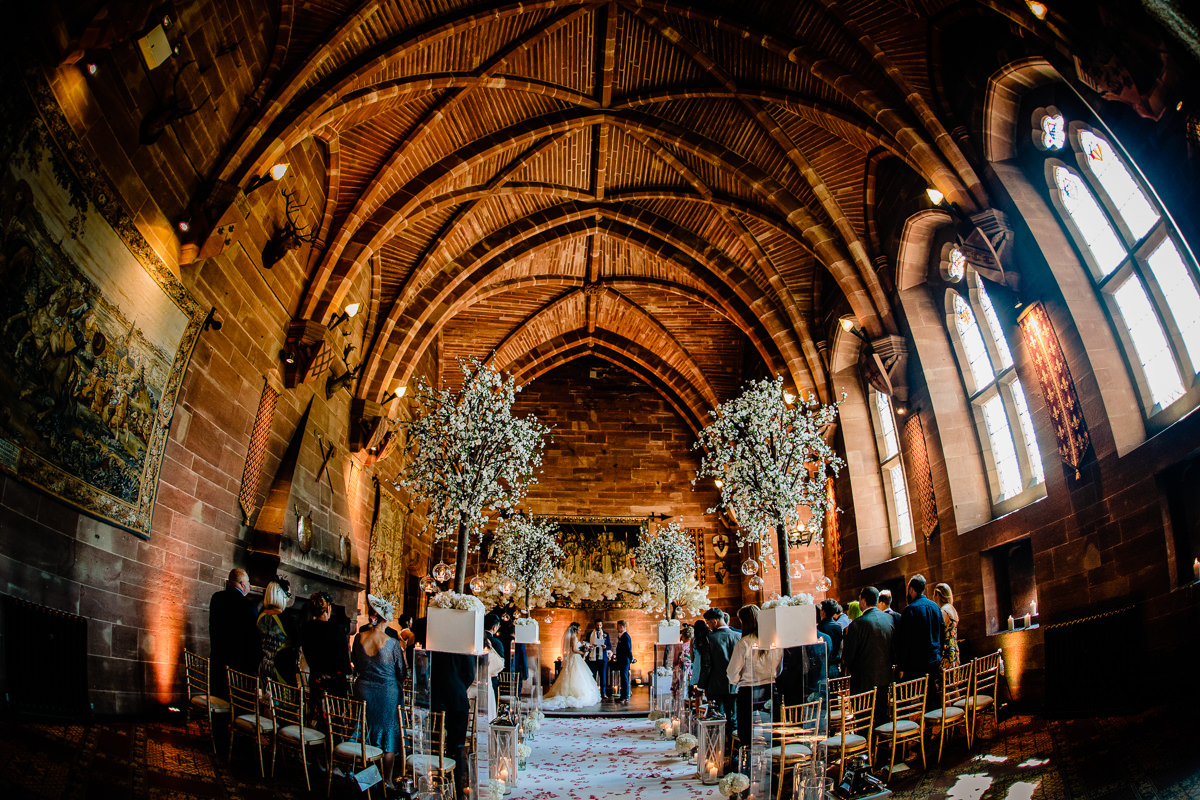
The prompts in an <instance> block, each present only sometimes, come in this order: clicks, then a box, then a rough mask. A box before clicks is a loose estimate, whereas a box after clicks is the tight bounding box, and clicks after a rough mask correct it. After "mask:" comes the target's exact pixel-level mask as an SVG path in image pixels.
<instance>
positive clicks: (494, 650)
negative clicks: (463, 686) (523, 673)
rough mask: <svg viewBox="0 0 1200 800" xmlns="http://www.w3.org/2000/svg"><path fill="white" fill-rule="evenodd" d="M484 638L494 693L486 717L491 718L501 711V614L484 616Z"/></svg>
mask: <svg viewBox="0 0 1200 800" xmlns="http://www.w3.org/2000/svg"><path fill="white" fill-rule="evenodd" d="M483 632H484V636H483V638H484V640H485V641H486V642H487V649H488V665H487V671H488V678H489V679H490V683H491V688H492V693H491V696H490V697H489V698H488V700H489V703H490V704H489V705H488V707H487V714H488V715H487V717H486V719H491V718H492V717H494V716H496V714H497V713H498V712H499V706H498V705H497V700H498V699H499V697H500V673H501V672H502V671H503V670H504V642H502V641H500V635H499V634H500V615H499V614H497V613H495V612H494V611H493V612H492V613H490V614H488V615H487V616H485V617H484V618H483Z"/></svg>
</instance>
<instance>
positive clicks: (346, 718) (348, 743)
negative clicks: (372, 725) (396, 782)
mask: <svg viewBox="0 0 1200 800" xmlns="http://www.w3.org/2000/svg"><path fill="white" fill-rule="evenodd" d="M322 702H323V704H324V706H325V720H326V722H327V723H328V725H329V768H328V774H329V781H328V783H327V785H326V786H325V796H326V797H329V793H330V792H331V791H332V790H333V765H334V762H337V761H344V762H347V763H349V765H350V769H351V770H353V771H354V772H358V771H359V770H360V769H366V766H367V764H370V763H372V762H374V761H380V760H382V759H383V750H382V749H381V748H379V747H376V746H375V745H371V744H367V735H366V734H367V701H365V700H351V699H350V698H348V697H335V696H333V695H328V694H327V695H325V697H324V699H323V700H322ZM384 793H385V796H386V790H385V792H384ZM370 796H371V789H370V788H369V787H368V789H367V797H368V798H369V797H370Z"/></svg>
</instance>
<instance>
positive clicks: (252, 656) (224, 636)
mask: <svg viewBox="0 0 1200 800" xmlns="http://www.w3.org/2000/svg"><path fill="white" fill-rule="evenodd" d="M208 637H209V641H210V642H211V646H210V650H209V658H210V667H209V677H210V680H211V685H212V693H213V695H214V696H216V697H228V695H229V690H228V687H227V685H226V682H225V681H226V675H225V668H226V667H233V668H234V669H236V670H237V671H238V672H245V673H247V674H251V675H252V674H254V671H255V669H256V668H257V667H258V664H259V662H260V661H262V643H261V642H260V641H259V637H258V628H257V627H256V626H255V623H254V601H253V600H252V599H251V598H250V577H249V576H248V575H247V574H246V570H244V569H233V570H230V572H229V580H227V581H226V582H225V588H224V589H222V590H221V591H219V592H216V593H215V594H214V595H213V596H212V599H211V600H209V601H208Z"/></svg>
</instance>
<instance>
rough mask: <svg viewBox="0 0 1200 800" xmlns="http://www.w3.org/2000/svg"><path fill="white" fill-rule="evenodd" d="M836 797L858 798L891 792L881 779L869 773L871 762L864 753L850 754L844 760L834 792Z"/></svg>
mask: <svg viewBox="0 0 1200 800" xmlns="http://www.w3.org/2000/svg"><path fill="white" fill-rule="evenodd" d="M834 793H835V794H836V795H837V796H838V797H841V798H846V799H847V800H849V799H850V798H859V797H875V796H877V795H879V796H886V795H888V794H891V792H889V791H888V789H887V787H886V786H884V784H883V781H881V780H879V778H876V777H875V776H874V775H872V774H871V763H870V762H869V761H868V760H867V757H866V756H865V755H857V756H851V757H850V758H849V759H847V760H846V769H845V771H844V772H843V773H842V782H841V783H840V784H838V787H837V789H836V790H835V792H834Z"/></svg>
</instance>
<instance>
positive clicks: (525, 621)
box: [513, 617, 538, 628]
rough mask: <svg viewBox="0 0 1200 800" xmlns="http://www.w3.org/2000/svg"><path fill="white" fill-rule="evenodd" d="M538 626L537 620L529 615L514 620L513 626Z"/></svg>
mask: <svg viewBox="0 0 1200 800" xmlns="http://www.w3.org/2000/svg"><path fill="white" fill-rule="evenodd" d="M537 626H538V624H537V620H536V619H530V618H529V617H517V618H516V619H514V620H513V627H516V628H536V627H537Z"/></svg>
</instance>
